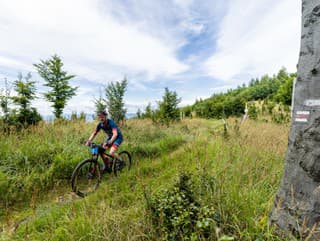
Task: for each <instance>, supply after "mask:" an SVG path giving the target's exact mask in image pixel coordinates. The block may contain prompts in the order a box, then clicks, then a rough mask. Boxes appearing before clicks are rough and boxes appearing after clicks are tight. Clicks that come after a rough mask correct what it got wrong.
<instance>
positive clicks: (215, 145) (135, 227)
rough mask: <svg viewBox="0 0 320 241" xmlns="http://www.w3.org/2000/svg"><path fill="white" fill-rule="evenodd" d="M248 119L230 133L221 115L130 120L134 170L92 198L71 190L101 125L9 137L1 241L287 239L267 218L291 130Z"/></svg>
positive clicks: (0, 152) (128, 144) (0, 176)
mask: <svg viewBox="0 0 320 241" xmlns="http://www.w3.org/2000/svg"><path fill="white" fill-rule="evenodd" d="M238 123H239V122H238V120H236V119H229V120H228V127H229V128H228V132H227V133H226V132H224V131H223V125H222V122H221V121H220V120H202V119H185V120H183V121H182V122H181V123H177V124H174V125H171V126H170V127H169V128H167V127H162V126H155V125H153V124H152V123H151V122H149V121H148V120H129V121H128V123H127V126H126V127H123V133H124V136H125V142H124V144H123V146H122V149H127V150H129V151H130V152H131V153H132V155H133V161H134V166H133V169H132V171H131V172H130V173H129V174H128V175H126V176H121V177H118V178H116V177H113V176H110V175H105V176H104V177H103V181H102V185H101V187H100V188H99V189H98V190H97V191H96V192H95V193H94V194H92V195H90V196H88V197H87V198H84V199H81V198H78V197H75V196H74V195H73V194H72V193H70V187H69V178H70V175H71V172H72V170H73V168H74V166H75V165H76V164H77V163H78V162H79V161H81V160H82V159H84V158H86V157H88V156H89V155H90V154H89V152H88V150H87V149H86V147H85V146H83V145H80V144H79V141H80V140H81V139H82V138H87V136H88V135H89V133H90V132H91V130H92V128H94V125H95V124H94V123H89V124H88V123H84V122H78V121H74V122H72V121H68V122H63V123H56V124H54V125H53V124H43V125H40V126H38V127H36V128H34V129H32V130H30V129H29V130H26V131H24V132H22V133H20V134H11V135H10V136H6V137H5V136H4V135H1V136H0V143H1V148H0V160H1V162H0V170H1V172H0V189H1V193H4V195H1V205H2V206H1V210H2V211H1V213H0V215H1V216H0V217H1V226H0V227H2V229H0V230H2V232H1V233H0V237H1V240H162V239H175V240H177V239H181V240H182V239H183V240H283V239H281V238H280V237H277V236H276V234H274V233H273V232H272V230H270V229H269V227H268V225H267V216H268V213H269V212H270V208H271V207H272V202H273V198H274V194H275V192H276V191H277V188H278V186H279V180H280V177H281V174H282V169H283V159H284V154H285V150H286V146H287V136H288V126H287V125H278V124H274V123H264V122H254V121H251V120H248V121H247V122H245V123H244V124H243V125H241V126H239V125H238ZM99 139H100V140H102V139H103V136H102V135H99V138H98V140H99ZM186 197H189V199H186ZM191 211H192V212H193V214H191V213H190V212H191ZM194 213H196V214H194ZM172 214H174V215H172ZM192 215H193V216H192ZM194 215H196V216H194ZM195 220H196V222H195V223H193V222H194V221H195ZM188 222H189V224H188Z"/></svg>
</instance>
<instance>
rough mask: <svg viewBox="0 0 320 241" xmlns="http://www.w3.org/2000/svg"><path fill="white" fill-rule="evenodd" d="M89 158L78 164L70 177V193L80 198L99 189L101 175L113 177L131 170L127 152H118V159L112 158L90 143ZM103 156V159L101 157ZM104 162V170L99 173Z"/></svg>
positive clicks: (129, 157) (96, 145)
mask: <svg viewBox="0 0 320 241" xmlns="http://www.w3.org/2000/svg"><path fill="white" fill-rule="evenodd" d="M89 147H90V151H91V154H92V156H91V158H89V159H85V160H83V161H82V162H80V163H79V164H78V165H77V166H76V167H75V169H74V171H73V173H72V176H71V187H72V191H73V192H75V193H76V194H77V195H78V196H80V197H85V196H87V195H88V194H90V193H92V192H94V191H95V190H97V188H98V187H99V184H100V182H101V176H102V174H103V173H107V172H108V173H113V174H114V175H115V176H118V175H120V174H121V173H125V172H127V171H129V170H130V169H131V162H132V161H131V155H130V153H129V152H128V151H121V152H119V154H118V155H119V158H114V157H113V156H111V155H109V154H108V153H106V152H105V149H104V148H102V146H101V145H98V144H95V143H93V142H91V143H90V144H89ZM103 156H104V157H103ZM99 157H100V158H101V160H102V162H103V160H105V161H104V165H105V168H104V170H103V171H101V167H102V165H101V162H100V161H99Z"/></svg>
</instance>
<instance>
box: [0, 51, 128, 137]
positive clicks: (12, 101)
mask: <svg viewBox="0 0 320 241" xmlns="http://www.w3.org/2000/svg"><path fill="white" fill-rule="evenodd" d="M34 67H35V69H36V71H37V73H38V74H39V75H40V77H41V78H42V79H43V80H44V86H45V87H48V91H47V92H45V93H43V97H44V99H45V100H46V101H48V102H50V103H51V107H52V108H53V114H54V116H55V118H56V119H61V118H62V117H63V116H62V114H63V110H64V108H65V106H66V105H67V102H68V101H69V100H70V99H71V98H72V97H73V96H75V95H76V92H77V89H78V87H73V86H71V85H70V83H69V81H70V80H71V79H72V78H74V77H75V75H70V74H68V73H67V72H66V71H65V70H63V63H62V60H61V58H60V57H59V56H58V55H53V56H52V57H51V58H49V59H47V60H40V63H37V64H34ZM35 84H36V81H33V80H32V75H31V73H28V74H27V75H26V76H23V75H22V74H21V73H19V74H18V77H17V80H15V81H14V82H13V83H12V87H13V90H14V91H15V95H14V96H12V95H11V90H12V88H11V86H10V83H9V82H8V80H7V79H5V86H4V88H3V89H1V90H0V108H1V112H2V116H0V126H1V127H3V129H4V131H8V130H9V129H10V128H11V127H15V128H16V129H21V128H26V127H28V126H30V125H35V124H37V123H39V122H40V121H41V120H42V117H41V115H40V114H39V113H38V111H37V109H36V108H34V107H32V106H31V102H32V101H33V100H34V99H36V98H38V97H37V89H36V85H35ZM126 87H127V80H126V78H124V80H123V81H121V82H115V83H114V82H111V83H110V84H108V85H107V86H105V97H102V95H101V94H100V98H99V99H94V103H95V107H96V111H97V112H98V111H100V110H105V109H106V108H108V110H109V114H110V115H111V118H113V119H114V120H115V121H116V122H120V121H122V120H123V119H124V118H125V115H126V109H125V108H124V101H123V96H124V93H125V91H126ZM12 106H15V108H14V107H12ZM71 119H77V114H76V113H74V112H73V113H72V115H71ZM79 119H85V114H84V113H81V115H80V117H79Z"/></svg>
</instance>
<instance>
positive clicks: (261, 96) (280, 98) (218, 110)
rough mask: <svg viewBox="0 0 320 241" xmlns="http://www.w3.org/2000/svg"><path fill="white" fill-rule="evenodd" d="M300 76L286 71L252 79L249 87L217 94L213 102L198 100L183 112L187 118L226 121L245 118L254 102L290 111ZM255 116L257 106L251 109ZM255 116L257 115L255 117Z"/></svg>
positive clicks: (270, 107)
mask: <svg viewBox="0 0 320 241" xmlns="http://www.w3.org/2000/svg"><path fill="white" fill-rule="evenodd" d="M295 77H296V73H288V72H287V70H286V69H285V68H282V69H281V70H280V71H279V72H278V73H277V74H276V75H274V76H272V77H270V76H268V75H264V76H262V77H261V78H255V79H251V81H250V82H249V84H248V85H245V84H243V85H242V86H238V87H237V88H235V89H230V90H228V91H227V92H226V93H219V94H213V95H212V96H211V97H210V98H208V99H204V100H201V99H200V100H196V102H195V103H194V104H193V105H191V106H186V107H183V108H181V111H183V112H184V113H185V115H186V116H191V115H192V113H194V115H195V116H197V117H203V118H224V117H226V118H227V117H229V116H240V115H243V114H244V111H245V109H246V104H247V103H248V102H252V101H258V100H264V101H265V103H267V108H269V109H272V108H273V107H274V106H275V104H276V103H281V104H282V105H283V106H285V107H287V109H289V106H290V105H291V99H292V88H293V80H294V78H295ZM247 107H249V111H251V112H254V111H255V106H254V105H252V104H251V105H250V104H249V106H248V105H247ZM252 116H253V115H252Z"/></svg>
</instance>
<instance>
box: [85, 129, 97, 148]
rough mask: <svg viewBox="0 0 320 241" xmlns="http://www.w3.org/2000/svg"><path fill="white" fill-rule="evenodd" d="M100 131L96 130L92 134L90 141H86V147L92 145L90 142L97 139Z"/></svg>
mask: <svg viewBox="0 0 320 241" xmlns="http://www.w3.org/2000/svg"><path fill="white" fill-rule="evenodd" d="M97 133H98V131H97V130H94V131H93V132H92V134H91V135H90V137H89V139H88V140H87V141H86V145H87V146H88V145H89V144H90V142H91V141H92V140H93V139H94V138H95V137H96V135H97Z"/></svg>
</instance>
